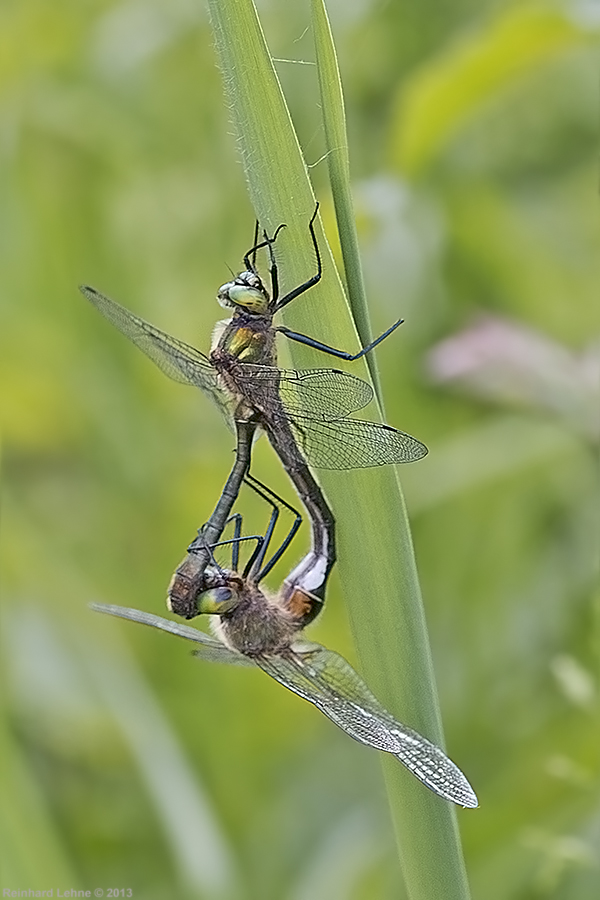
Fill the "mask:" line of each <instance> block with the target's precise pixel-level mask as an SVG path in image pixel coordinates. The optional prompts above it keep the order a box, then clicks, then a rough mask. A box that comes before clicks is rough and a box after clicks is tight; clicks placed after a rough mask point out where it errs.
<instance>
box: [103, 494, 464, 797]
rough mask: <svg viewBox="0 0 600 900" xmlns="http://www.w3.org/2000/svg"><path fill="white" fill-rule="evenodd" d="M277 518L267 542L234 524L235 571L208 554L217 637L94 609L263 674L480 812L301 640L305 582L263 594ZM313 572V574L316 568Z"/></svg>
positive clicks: (114, 609) (143, 616)
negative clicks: (249, 546) (247, 547)
mask: <svg viewBox="0 0 600 900" xmlns="http://www.w3.org/2000/svg"><path fill="white" fill-rule="evenodd" d="M262 487H263V488H264V485H262ZM266 490H267V491H268V489H266ZM258 492H259V493H260V490H259V491H258ZM269 494H271V498H274V497H276V495H274V494H273V493H272V492H270V491H269ZM263 496H265V495H264V494H263ZM265 498H266V499H268V498H267V497H265ZM277 499H278V500H279V499H280V498H277ZM271 502H273V500H271ZM273 506H275V507H276V503H275V502H273ZM286 506H287V504H286ZM288 509H292V507H290V506H288ZM274 518H276V515H275V513H272V514H271V521H270V523H269V527H268V528H267V530H266V532H265V535H264V537H261V536H250V537H248V538H242V537H241V517H239V519H238V520H236V534H235V535H234V538H233V540H232V542H221V543H233V545H234V547H235V548H236V549H235V551H234V552H233V553H232V565H231V569H224V568H222V567H221V566H220V565H219V564H218V563H217V562H216V560H215V559H214V555H213V550H214V548H210V551H211V563H210V564H209V566H208V567H207V569H206V572H205V581H206V585H207V588H208V590H207V591H206V592H205V593H204V594H203V595H202V596H201V597H200V598H199V604H198V606H199V610H200V612H201V613H205V614H208V615H211V616H213V617H214V619H215V621H216V625H215V627H214V629H213V630H214V636H213V635H209V634H206V633H205V632H203V631H200V630H198V629H196V628H192V627H191V626H189V625H183V624H182V623H179V622H173V621H170V620H169V619H165V618H162V617H161V616H156V615H153V614H151V613H147V612H144V611H142V610H137V609H131V608H127V607H123V606H116V605H112V604H99V603H94V604H91V607H92V609H94V610H95V611H97V612H101V613H106V614H108V615H112V616H117V617H120V618H123V619H129V620H131V621H133V622H139V623H141V624H143V625H149V626H150V627H152V628H157V629H159V630H161V631H166V632H169V633H170V634H175V635H177V636H179V637H182V638H184V639H186V640H188V641H192V642H193V643H194V644H195V645H196V649H195V651H194V655H195V656H197V657H198V658H199V659H202V660H206V661H209V662H219V663H226V664H230V665H237V666H253V667H258V668H259V669H262V671H263V672H266V674H267V675H269V676H270V677H271V678H273V679H274V680H275V681H277V682H279V684H281V685H283V686H284V687H286V688H287V689H288V690H290V691H292V692H293V693H295V694H297V695H298V696H299V697H302V698H303V699H304V700H307V701H308V702H309V703H312V704H313V705H314V706H315V707H316V708H317V709H319V710H320V711H321V712H322V713H323V714H324V715H325V716H327V718H329V719H330V720H331V721H332V722H334V723H335V724H336V725H337V726H338V727H339V728H341V729H342V730H343V731H345V732H346V734H348V735H349V736H350V737H351V738H353V739H354V740H356V741H358V742H360V743H362V744H365V745H367V746H369V747H373V748H375V749H377V750H383V751H385V752H387V753H391V754H392V755H393V756H395V757H396V759H398V760H399V761H400V762H401V763H402V764H403V765H404V766H406V768H407V769H408V770H409V771H410V772H412V774H413V775H414V776H415V777H416V778H418V779H419V780H420V781H421V782H422V783H423V784H424V785H425V786H426V787H428V788H429V789H430V790H431V791H433V792H434V793H435V794H437V795H438V796H439V797H442V798H443V799H445V800H450V801H452V802H453V803H456V804H458V805H460V806H463V807H470V808H474V807H476V806H478V800H477V796H476V795H475V792H474V790H473V788H472V787H471V785H470V784H469V782H468V780H467V778H466V777H465V775H464V774H463V772H462V771H461V770H460V769H459V768H458V766H456V765H455V763H453V762H452V760H450V759H449V758H448V757H447V756H446V754H445V753H444V752H443V751H442V750H441V749H440V748H439V747H437V746H436V745H435V744H433V743H432V742H431V741H429V740H427V738H425V737H423V736H422V735H420V734H419V733H418V732H416V731H414V730H413V729H412V728H409V727H408V726H407V725H404V724H402V723H401V722H399V721H398V720H397V719H396V718H395V717H394V716H392V714H391V713H389V712H388V711H387V710H386V709H385V708H384V707H383V705H382V704H381V703H380V702H379V701H378V700H377V698H376V697H375V696H374V695H373V693H372V692H371V691H370V690H369V688H368V687H367V685H366V684H365V682H364V681H363V679H362V678H361V677H360V675H359V674H358V673H357V672H356V671H355V670H354V669H353V668H352V666H351V665H350V663H349V662H347V660H346V659H344V657H343V656H341V655H340V654H339V653H336V652H335V651H333V650H329V649H328V648H327V647H324V646H323V645H322V644H318V643H315V642H312V641H307V640H305V639H304V638H303V635H302V630H303V628H304V626H305V623H306V622H307V621H310V620H311V619H312V618H314V614H313V611H312V607H313V606H314V604H317V605H318V604H319V603H320V600H319V598H318V597H316V596H315V595H314V594H312V592H311V591H310V590H307V589H306V582H305V579H304V578H303V577H302V576H294V577H292V576H291V575H289V576H288V577H287V579H286V581H285V582H284V586H283V588H282V590H280V591H279V592H278V594H277V595H275V596H271V595H270V594H269V593H267V592H265V591H263V590H262V589H261V587H260V582H261V581H262V579H263V578H264V576H265V574H266V573H267V572H268V571H270V569H271V568H272V560H269V561H268V562H267V563H266V564H265V562H264V560H265V554H266V552H267V551H268V547H269V543H270V540H271V537H272V533H273V528H272V523H273V520H274ZM299 518H300V517H299V514H298V513H297V511H296V522H295V523H294V526H292V529H291V530H290V533H289V534H288V537H287V538H286V540H285V541H284V542H283V544H282V545H281V547H280V548H279V549H278V550H277V551H276V553H275V554H274V556H275V557H276V558H277V559H279V558H280V556H281V555H282V553H283V550H285V549H286V548H287V547H288V546H289V543H290V541H291V537H293V534H292V531H293V529H294V527H295V525H296V523H297V522H298V519H299ZM294 533H295V532H294ZM290 535H291V537H290ZM244 540H255V541H256V542H257V546H256V549H255V551H254V553H253V554H252V556H251V557H250V559H249V561H248V563H247V564H246V566H245V567H244V569H243V570H242V572H241V573H240V572H239V571H238V568H239V552H238V550H239V545H240V543H241V541H244ZM322 571H324V570H322ZM309 574H310V575H311V576H312V575H313V574H314V573H313V572H312V568H311V567H309Z"/></svg>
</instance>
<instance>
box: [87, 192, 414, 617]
mask: <svg viewBox="0 0 600 900" xmlns="http://www.w3.org/2000/svg"><path fill="white" fill-rule="evenodd" d="M317 212H318V204H317V207H316V209H315V211H314V214H313V216H312V218H311V220H310V222H309V233H310V237H311V240H312V246H313V250H314V253H315V257H316V261H317V271H316V273H315V274H314V275H313V276H312V277H311V278H309V279H307V280H306V281H305V282H304V283H303V284H301V285H299V286H297V287H295V288H293V289H292V290H291V291H288V292H287V293H286V294H285V295H284V296H280V295H279V274H278V268H277V263H276V260H275V256H274V250H273V247H274V244H275V241H276V239H277V236H278V234H279V232H280V231H281V228H282V226H280V227H279V228H278V229H277V230H276V232H275V233H274V234H273V235H272V236H271V237H269V236H268V235H267V234H266V232H264V239H263V240H261V241H258V239H257V238H255V242H254V245H253V247H252V248H251V249H250V250H249V251H248V252H247V253H246V255H245V257H244V264H245V266H246V270H245V271H244V272H242V273H240V274H239V275H238V276H237V277H236V278H235V279H234V280H233V281H230V282H227V283H226V284H224V285H222V286H221V288H220V289H219V292H218V294H217V298H218V300H219V302H220V303H221V304H222V305H223V306H225V307H227V308H229V309H233V315H232V317H231V319H229V320H226V321H225V322H222V323H219V325H218V326H217V328H216V329H215V333H214V340H213V347H212V349H211V353H210V356H205V355H204V354H203V353H201V352H200V351H199V350H196V348H194V347H192V346H190V345H189V344H186V343H184V342H183V341H180V340H178V339H177V338H174V337H172V336H171V335H169V334H167V333H166V332H164V331H160V329H158V328H155V326H154V325H151V324H150V323H149V322H146V321H144V319H141V318H140V317H139V316H136V315H134V314H133V313H131V312H129V310H127V309H125V308H124V307H123V306H120V305H119V304H118V303H115V302H114V300H111V299H110V298H109V297H106V296H105V295H104V294H101V293H100V292H99V291H97V290H95V289H94V288H92V287H89V286H86V285H83V286H82V287H81V291H82V292H83V294H84V295H85V297H87V299H88V300H89V301H90V302H91V303H92V304H93V305H94V306H95V307H96V309H98V311H99V312H100V313H102V315H103V316H104V317H105V318H107V319H108V320H109V321H110V322H111V323H112V324H113V325H114V326H115V327H117V328H118V329H119V330H120V331H121V332H122V333H123V334H124V335H126V337H128V338H129V339H130V340H131V341H133V342H134V343H135V344H136V345H137V346H138V347H139V348H140V349H141V350H142V351H143V352H144V353H145V354H146V355H147V356H149V357H150V359H152V360H153V362H155V363H156V364H157V365H158V366H159V367H160V368H161V369H162V371H163V372H165V374H167V375H168V376H169V377H171V378H173V379H174V380H175V381H180V382H184V383H186V384H192V385H195V386H196V387H199V388H200V389H201V390H202V391H203V392H204V393H205V394H206V395H207V396H209V397H210V398H211V399H212V400H213V401H214V402H215V403H216V404H217V406H218V407H219V408H220V410H221V412H222V413H223V414H224V416H225V417H226V419H227V420H228V421H229V422H230V423H231V422H232V421H233V423H234V425H235V428H236V431H237V437H238V453H237V459H236V471H232V473H231V476H230V478H229V480H228V482H227V485H226V489H225V491H224V492H223V494H222V496H221V498H220V501H219V505H218V507H217V510H215V514H214V515H213V516H212V517H211V522H212V533H211V534H210V535H207V538H208V540H207V542H206V543H205V544H200V545H198V544H196V545H195V546H194V545H192V551H191V553H190V554H189V556H188V557H186V559H185V560H184V561H183V563H182V564H181V565H180V567H179V568H178V570H177V572H176V577H175V579H174V580H173V582H172V584H171V587H170V590H169V606H170V609H171V610H172V611H173V612H175V613H177V614H179V615H182V616H185V617H186V618H193V617H194V616H196V615H198V610H197V604H196V601H197V597H198V594H199V592H201V590H202V586H203V585H202V578H203V573H204V570H205V568H206V566H207V565H208V562H209V558H210V557H209V554H208V549H207V548H208V547H209V546H210V543H211V542H214V541H215V540H217V539H218V537H219V531H218V528H219V527H221V528H222V526H223V524H224V522H225V521H226V519H227V517H228V516H229V514H230V513H231V509H232V507H233V503H234V502H235V492H236V490H239V486H240V484H241V480H242V474H243V472H242V470H244V471H248V470H249V466H250V449H251V445H252V438H253V436H254V434H255V433H256V432H257V430H258V429H261V430H264V431H265V432H266V434H267V436H268V438H269V441H270V442H271V444H272V446H273V449H274V450H275V452H276V453H277V455H278V456H279V458H280V460H281V461H282V463H283V465H284V466H285V468H286V470H287V472H288V474H289V476H290V478H291V480H292V482H293V483H294V486H295V488H296V491H297V493H298V495H299V496H300V498H301V500H302V502H303V503H304V505H305V507H306V510H307V513H308V515H309V518H310V521H311V527H312V529H313V544H314V547H315V552H317V553H323V554H324V558H325V559H326V562H325V563H324V564H325V565H326V567H327V571H328V572H330V571H331V568H332V566H333V564H334V562H335V543H334V538H333V525H332V523H333V516H332V514H331V511H330V509H329V506H328V505H327V502H326V500H325V497H324V496H323V493H322V491H321V490H320V488H319V486H318V484H317V482H316V481H315V479H314V478H313V476H312V474H311V473H310V470H309V469H308V465H307V463H308V464H310V465H313V466H315V467H316V468H325V469H352V468H363V467H369V466H380V465H388V464H393V463H406V462H412V461H414V460H417V459H420V458H421V457H423V456H425V454H426V453H427V448H426V447H425V445H424V444H422V443H421V442H420V441H418V440H417V439H416V438H414V437H411V435H408V434H405V433H404V432H402V431H398V430H397V429H396V428H392V427H390V426H389V425H382V424H380V423H377V422H369V421H361V420H358V419H351V418H348V416H349V414H350V413H353V412H355V411H357V410H359V409H362V408H363V407H365V406H366V405H367V404H368V403H369V402H370V401H371V399H372V396H373V391H372V389H371V387H370V385H368V384H367V383H366V382H365V381H362V380H361V379H360V378H356V377H355V376H353V375H350V374H349V373H348V372H343V371H340V370H336V369H306V370H299V371H296V370H294V369H281V368H279V367H278V366H277V357H276V349H275V337H276V334H277V332H280V333H282V334H284V335H285V336H286V337H288V338H290V339H291V340H294V341H298V342H299V343H302V344H307V345H308V346H311V347H313V348H314V349H317V350H320V351H322V352H324V353H328V354H330V355H333V356H334V357H337V358H341V359H345V360H355V359H359V358H361V357H363V356H364V355H365V354H366V353H368V352H369V351H370V350H372V349H373V348H374V347H376V346H377V345H378V344H379V343H380V342H381V341H382V340H383V339H384V338H385V337H387V335H389V334H391V332H392V331H394V329H395V328H397V327H398V325H399V324H400V322H401V321H402V320H399V321H398V322H396V323H394V325H392V326H391V327H390V328H388V329H387V331H385V332H384V333H383V334H381V335H379V337H378V338H376V339H375V340H374V341H372V342H371V343H370V344H369V345H368V346H367V347H364V348H363V349H362V350H360V351H359V352H358V353H354V354H351V353H347V352H345V351H342V350H337V349H335V348H334V347H330V346H329V345H327V344H323V343H322V342H320V341H317V340H316V339H314V338H311V337H308V336H307V335H303V334H299V333H298V332H294V331H291V330H290V329H289V328H286V327H284V326H277V327H275V326H274V325H273V317H274V316H275V315H276V313H278V312H279V311H280V310H282V309H283V308H284V307H285V306H287V305H288V304H289V303H291V302H292V301H293V300H295V299H296V298H297V297H299V296H300V295H301V294H303V293H305V292H306V291H308V290H309V289H310V288H312V287H314V286H315V285H316V284H317V283H318V281H319V280H320V279H321V275H322V264H321V256H320V252H319V246H318V243H317V238H316V234H315V229H314V222H315V219H316V216H317ZM262 248H266V250H267V251H268V253H269V260H270V268H269V272H270V279H271V286H270V291H269V290H267V287H266V285H265V283H264V282H263V280H262V279H261V277H260V275H259V273H258V270H257V267H256V253H257V251H258V250H260V249H262ZM217 513H218V514H217ZM327 533H329V534H330V535H331V541H330V543H329V545H328V546H325V545H324V538H325V535H326V534H327Z"/></svg>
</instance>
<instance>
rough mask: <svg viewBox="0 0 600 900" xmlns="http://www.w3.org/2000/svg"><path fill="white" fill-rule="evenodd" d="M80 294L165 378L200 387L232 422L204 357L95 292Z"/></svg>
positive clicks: (83, 289)
mask: <svg viewBox="0 0 600 900" xmlns="http://www.w3.org/2000/svg"><path fill="white" fill-rule="evenodd" d="M80 291H81V293H82V294H83V295H84V296H85V297H87V299H88V300H89V301H90V303H92V304H93V305H94V306H95V307H96V309H97V310H98V312H100V313H102V315H103V316H104V318H105V319H108V321H109V322H110V323H111V324H112V325H114V326H115V328H118V329H119V331H120V332H121V333H122V334H124V335H125V337H128V338H129V340H130V341H132V342H133V343H134V344H135V345H136V346H137V347H139V348H140V350H141V351H142V352H143V353H145V354H146V356H148V357H149V358H150V359H151V360H152V362H154V363H156V365H157V366H158V368H159V369H161V370H162V371H163V372H164V373H165V375H168V376H169V378H172V379H173V380H174V381H180V382H183V383H184V384H193V385H194V386H195V387H199V388H200V389H201V390H202V391H204V393H205V394H207V395H208V396H209V397H210V399H211V400H212V401H213V402H215V403H216V404H217V406H218V407H219V409H221V411H222V412H223V414H224V415H225V418H226V419H227V420H229V419H230V417H231V413H230V410H229V405H228V400H227V396H226V395H225V393H224V392H223V391H222V390H221V389H220V387H219V384H218V376H217V372H216V370H215V369H214V367H213V366H212V365H211V363H210V361H209V360H208V358H207V357H206V356H205V355H204V354H203V353H201V352H200V351H199V350H196V348H195V347H192V346H191V345H190V344H186V343H185V342H184V341H179V340H177V338H174V337H172V336H171V335H170V334H167V333H166V332H165V331H161V330H160V329H159V328H155V327H154V325H151V324H150V323H149V322H146V321H145V320H144V319H141V318H140V317H139V316H135V315H134V314H133V313H132V312H129V310H128V309H125V307H124V306H121V305H120V304H119V303H115V301H114V300H111V299H110V297H106V296H105V295H104V294H101V293H100V292H99V291H97V290H95V289H94V288H92V287H89V286H88V285H81V287H80Z"/></svg>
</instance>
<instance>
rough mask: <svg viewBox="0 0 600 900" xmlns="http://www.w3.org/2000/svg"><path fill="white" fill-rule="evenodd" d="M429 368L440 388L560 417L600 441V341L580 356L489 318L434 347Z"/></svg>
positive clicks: (527, 330) (521, 328) (523, 329)
mask: <svg viewBox="0 0 600 900" xmlns="http://www.w3.org/2000/svg"><path fill="white" fill-rule="evenodd" d="M427 369H428V372H429V375H430V376H431V378H432V379H433V381H434V382H436V383H438V384H449V385H454V386H457V387H459V388H460V389H462V390H464V391H466V392H468V393H471V394H475V395H477V396H479V397H482V398H484V399H486V400H490V401H492V402H494V403H498V404H501V405H508V406H522V407H528V408H531V409H535V410H539V411H546V412H550V413H554V414H556V415H558V416H560V417H561V418H563V419H565V420H566V421H567V422H568V424H569V425H570V426H571V427H573V428H576V429H577V430H578V431H580V432H583V433H584V434H585V435H586V436H587V437H589V438H592V439H594V440H598V439H599V438H600V342H595V343H593V344H590V345H589V346H588V347H587V348H586V349H585V350H584V351H583V352H581V353H574V352H573V351H571V350H569V349H568V348H566V347H564V346H563V345H562V344H559V343H557V342H556V341H554V340H552V339H551V338H549V337H546V336H545V335H543V334H541V333H540V332H538V331H534V330H533V329H532V328H527V327H525V326H523V325H520V324H518V323H516V322H510V321H508V320H506V319H500V318H497V317H495V316H489V315H485V316H482V317H481V318H479V319H478V320H477V321H475V322H474V323H473V325H471V326H470V327H468V328H466V329H464V330H463V331H461V332H459V333H458V334H456V335H454V336H453V337H449V338H446V339H445V340H443V341H441V342H440V343H439V344H437V345H436V346H435V347H433V349H432V350H431V351H430V352H429V354H428V357H427Z"/></svg>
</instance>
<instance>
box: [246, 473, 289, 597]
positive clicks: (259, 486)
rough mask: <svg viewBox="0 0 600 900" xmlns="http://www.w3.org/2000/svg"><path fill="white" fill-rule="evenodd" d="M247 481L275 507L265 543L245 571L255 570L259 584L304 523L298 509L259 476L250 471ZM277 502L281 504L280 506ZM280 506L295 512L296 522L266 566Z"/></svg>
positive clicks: (254, 577) (256, 581) (256, 580)
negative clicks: (256, 476) (265, 561)
mask: <svg viewBox="0 0 600 900" xmlns="http://www.w3.org/2000/svg"><path fill="white" fill-rule="evenodd" d="M245 482H246V484H247V485H248V487H250V488H252V490H253V491H254V492H255V493H257V494H258V495H259V496H260V497H262V498H263V500H266V502H267V503H270V504H271V506H272V507H273V512H272V513H271V519H270V521H269V526H268V528H267V531H266V533H265V544H264V546H263V547H262V548H261V549H260V550H259V549H258V548H257V550H256V551H255V554H254V556H253V558H252V559H251V560H250V562H249V563H248V565H247V566H246V569H245V571H244V577H247V575H248V573H249V572H254V571H255V574H253V576H252V577H253V580H254V581H255V583H256V584H258V583H259V582H260V581H262V579H263V578H264V577H265V576H266V575H268V574H269V572H270V571H271V569H272V568H273V566H274V565H275V563H277V562H278V561H279V559H281V557H282V555H283V554H284V553H285V551H286V550H287V548H288V547H289V545H290V544H291V542H292V540H293V538H294V536H295V534H296V532H297V531H298V529H299V528H300V525H301V524H302V516H301V515H300V513H299V512H298V510H297V509H295V508H294V507H293V506H291V505H290V504H289V503H287V502H286V501H285V500H284V499H283V497H280V496H279V495H278V494H276V493H275V492H274V491H272V490H271V488H269V487H267V486H266V484H263V483H262V482H261V481H259V480H258V478H255V477H254V476H253V475H250V473H248V474H247V475H246V478H245ZM277 504H279V506H278V505H277ZM280 506H284V507H285V508H286V509H288V510H289V511H290V512H291V513H293V515H294V522H293V523H292V526H291V528H290V529H289V531H288V533H287V535H286V537H285V538H284V540H283V541H282V543H281V544H280V546H279V547H278V548H277V550H276V551H275V553H274V554H273V555H272V556H271V558H270V559H269V561H268V562H267V564H266V565H265V566H263V561H264V558H265V556H266V554H267V550H268V547H269V543H270V541H271V538H272V536H273V530H274V528H275V523H276V522H277V519H278V517H279V512H280Z"/></svg>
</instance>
